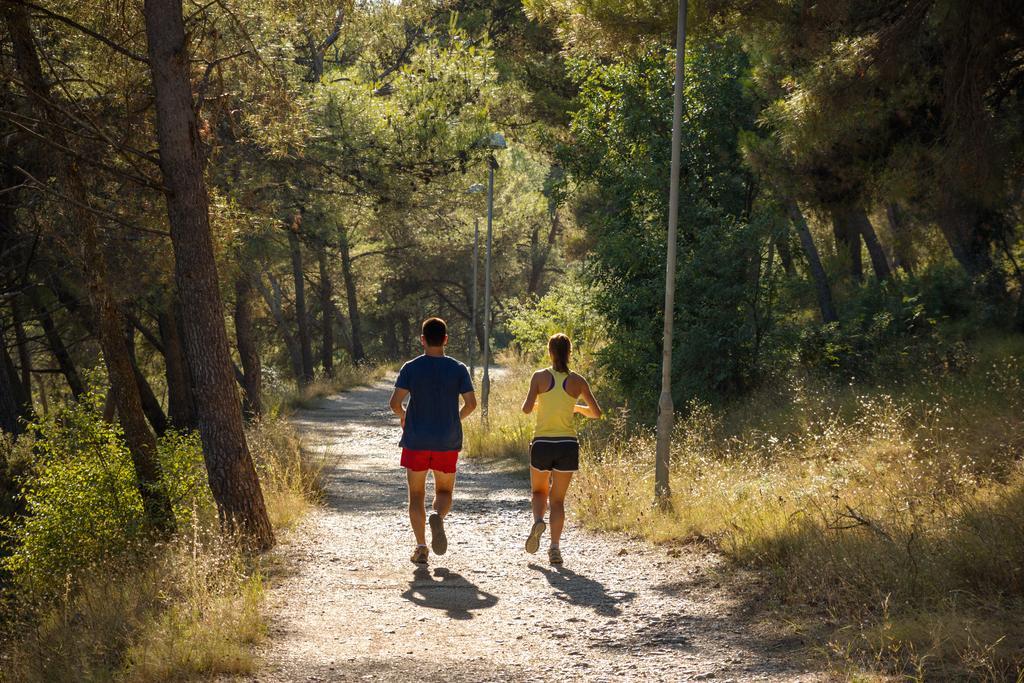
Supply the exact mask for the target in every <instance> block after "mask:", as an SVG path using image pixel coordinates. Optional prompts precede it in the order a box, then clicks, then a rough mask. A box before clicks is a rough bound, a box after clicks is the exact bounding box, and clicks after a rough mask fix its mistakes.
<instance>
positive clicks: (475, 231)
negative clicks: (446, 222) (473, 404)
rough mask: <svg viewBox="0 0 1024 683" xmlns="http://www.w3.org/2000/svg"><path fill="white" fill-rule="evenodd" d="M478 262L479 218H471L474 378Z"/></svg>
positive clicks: (473, 368)
mask: <svg viewBox="0 0 1024 683" xmlns="http://www.w3.org/2000/svg"><path fill="white" fill-rule="evenodd" d="M479 262H480V217H479V216H475V217H474V218H473V313H472V315H471V316H470V317H471V318H472V322H470V331H469V376H470V377H474V376H475V373H476V308H477V294H476V290H477V289H478V287H477V283H478V282H479V278H478V275H477V270H478V267H477V265H478V264H479Z"/></svg>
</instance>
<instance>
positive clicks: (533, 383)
mask: <svg viewBox="0 0 1024 683" xmlns="http://www.w3.org/2000/svg"><path fill="white" fill-rule="evenodd" d="M539 376H540V372H535V373H533V377H531V378H530V391H529V393H527V394H526V400H525V401H523V412H524V413H526V414H527V415H529V414H530V413H532V412H533V406H534V404H535V403H536V402H537V384H538V382H537V379H538V377H539Z"/></svg>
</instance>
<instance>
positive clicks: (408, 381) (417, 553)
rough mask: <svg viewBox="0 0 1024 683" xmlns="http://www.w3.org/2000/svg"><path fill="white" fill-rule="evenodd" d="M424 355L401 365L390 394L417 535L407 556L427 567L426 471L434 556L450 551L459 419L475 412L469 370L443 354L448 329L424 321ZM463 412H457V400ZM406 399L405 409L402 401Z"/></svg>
mask: <svg viewBox="0 0 1024 683" xmlns="http://www.w3.org/2000/svg"><path fill="white" fill-rule="evenodd" d="M420 342H421V343H422V344H423V355H422V356H419V357H417V358H414V359H413V360H411V361H409V362H408V363H406V364H405V365H403V366H402V369H401V370H400V371H399V373H398V379H397V380H395V390H394V392H393V393H392V394H391V410H393V411H395V414H396V415H398V418H399V419H400V420H401V422H402V440H401V441H400V442H399V444H398V445H399V446H401V447H402V460H401V464H402V467H404V468H405V469H406V476H407V479H408V483H409V521H410V522H411V523H412V531H413V533H414V534H415V535H416V550H414V551H413V554H412V557H411V558H409V559H410V560H412V561H413V562H414V563H416V564H426V563H427V555H428V553H427V542H426V528H425V527H426V510H425V509H424V506H423V502H424V497H425V495H426V486H427V470H430V471H431V472H433V473H434V505H433V507H434V511H433V512H432V513H430V546H431V548H433V550H434V553H435V554H437V555H444V554H445V551H447V550H448V538H447V537H446V536H445V532H444V518H445V515H447V514H448V510H449V508H451V505H452V490H453V489H454V488H455V465H456V462H457V461H458V458H459V451H460V450H462V420H464V419H466V417H467V416H469V414H470V413H472V412H473V411H474V410H475V409H476V394H475V393H474V392H473V381H472V379H471V378H470V376H469V370H467V369H466V366H465V365H463V364H462V363H460V362H459V361H457V360H455V359H454V358H451V357H449V356H446V355H445V354H444V347H445V345H446V344H447V343H448V326H447V325H446V324H445V322H444V321H443V320H441V319H440V318H428V319H426V320H424V321H423V329H422V336H420ZM460 395H461V396H462V408H461V409H460V408H459V396H460ZM406 396H409V397H410V398H409V407H408V408H404V407H403V406H402V402H403V401H404V400H405V397H406Z"/></svg>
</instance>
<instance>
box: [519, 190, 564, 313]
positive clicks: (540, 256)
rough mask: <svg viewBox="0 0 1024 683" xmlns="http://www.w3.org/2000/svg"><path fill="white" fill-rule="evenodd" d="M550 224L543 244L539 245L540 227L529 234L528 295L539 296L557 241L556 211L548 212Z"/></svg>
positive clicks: (558, 226)
mask: <svg viewBox="0 0 1024 683" xmlns="http://www.w3.org/2000/svg"><path fill="white" fill-rule="evenodd" d="M549 217H550V219H551V222H550V224H549V226H548V233H547V237H546V238H545V241H544V244H541V243H540V226H535V227H534V229H533V231H532V232H531V233H530V277H529V279H528V281H527V283H526V291H527V293H528V294H539V293H540V287H541V282H542V281H543V278H544V268H546V267H547V264H548V258H549V257H550V256H551V250H552V249H554V247H555V241H556V240H557V239H558V231H559V229H560V227H561V224H560V221H559V219H558V210H557V209H556V210H553V211H551V212H550V216H549Z"/></svg>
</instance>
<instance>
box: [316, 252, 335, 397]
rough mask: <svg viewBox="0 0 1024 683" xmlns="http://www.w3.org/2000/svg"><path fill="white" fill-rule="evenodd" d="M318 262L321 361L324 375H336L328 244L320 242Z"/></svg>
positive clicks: (317, 253)
mask: <svg viewBox="0 0 1024 683" xmlns="http://www.w3.org/2000/svg"><path fill="white" fill-rule="evenodd" d="M316 256H317V263H318V265H319V268H320V316H321V319H320V326H321V328H322V329H321V340H320V363H321V365H323V369H324V375H326V376H327V377H333V376H334V303H333V302H332V297H333V294H334V292H333V291H332V290H333V286H332V283H331V265H330V262H329V261H328V258H327V245H326V244H324V243H322V242H321V243H320V244H319V245H318V247H317V251H316Z"/></svg>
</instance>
